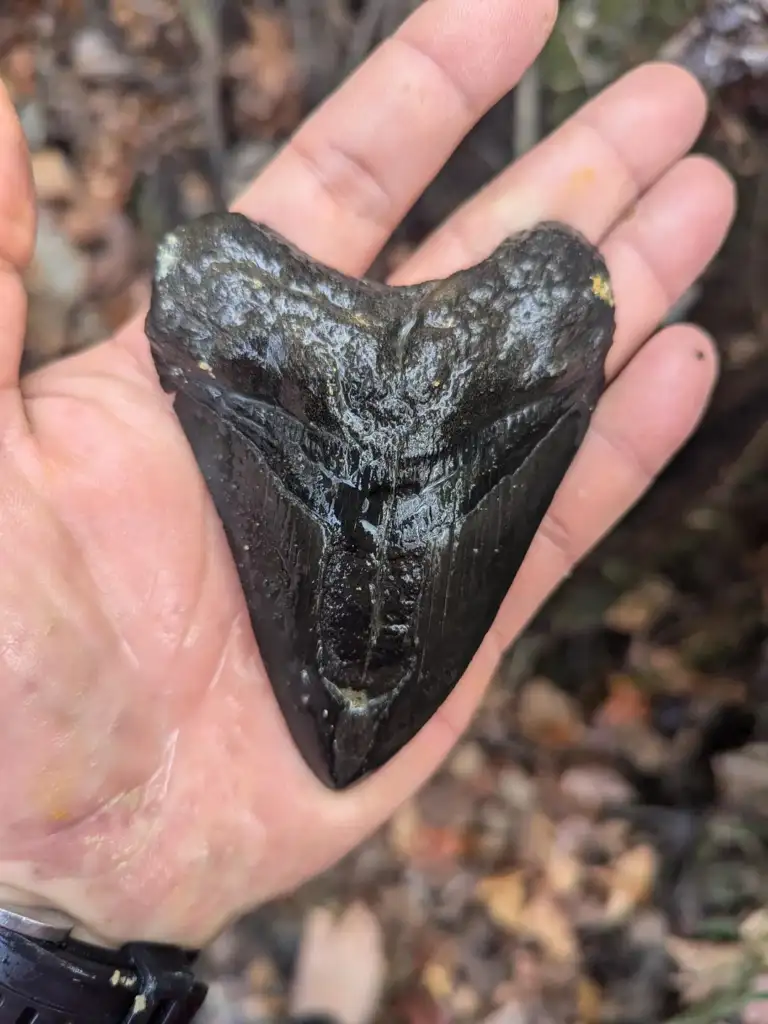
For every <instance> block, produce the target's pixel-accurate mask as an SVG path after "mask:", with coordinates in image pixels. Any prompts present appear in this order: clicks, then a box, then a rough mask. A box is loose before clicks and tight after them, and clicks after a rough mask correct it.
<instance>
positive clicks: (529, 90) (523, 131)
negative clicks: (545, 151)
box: [512, 63, 541, 158]
mask: <svg viewBox="0 0 768 1024" xmlns="http://www.w3.org/2000/svg"><path fill="white" fill-rule="evenodd" d="M540 138H541V73H540V71H539V65H538V63H534V64H533V65H531V67H530V68H529V69H528V71H527V72H526V73H525V74H524V75H523V77H522V78H521V79H520V82H519V83H518V86H517V88H516V89H515V107H514V123H513V126H512V150H513V153H514V155H515V158H517V157H520V156H522V155H523V153H527V152H528V150H529V149H533V147H534V146H535V145H536V143H537V142H538V141H539V139H540Z"/></svg>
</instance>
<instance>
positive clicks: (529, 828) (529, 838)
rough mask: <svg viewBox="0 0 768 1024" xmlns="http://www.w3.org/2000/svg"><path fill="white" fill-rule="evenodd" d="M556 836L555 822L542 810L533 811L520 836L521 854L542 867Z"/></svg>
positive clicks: (547, 858)
mask: <svg viewBox="0 0 768 1024" xmlns="http://www.w3.org/2000/svg"><path fill="white" fill-rule="evenodd" d="M556 836H557V828H556V826H555V823H554V822H553V821H552V820H551V819H550V818H548V817H547V815H546V814H544V813H543V812H542V811H534V813H533V814H532V815H531V816H530V817H529V818H528V820H527V821H526V824H525V833H524V835H522V836H521V837H520V854H521V856H522V857H523V858H524V859H525V860H527V861H529V862H530V863H531V864H536V865H539V866H542V867H543V866H544V865H545V864H546V863H547V861H548V860H549V856H550V854H551V852H552V848H553V846H554V844H555V838H556Z"/></svg>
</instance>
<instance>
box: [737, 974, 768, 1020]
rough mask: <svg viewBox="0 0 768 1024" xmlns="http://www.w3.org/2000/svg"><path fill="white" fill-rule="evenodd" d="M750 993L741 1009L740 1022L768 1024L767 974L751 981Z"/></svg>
mask: <svg viewBox="0 0 768 1024" xmlns="http://www.w3.org/2000/svg"><path fill="white" fill-rule="evenodd" d="M752 995H754V998H753V999H750V1000H749V1002H747V1003H746V1005H745V1006H744V1008H743V1010H742V1011H741V1024H768V974H759V975H758V976H757V977H756V978H755V979H754V980H753V981H752Z"/></svg>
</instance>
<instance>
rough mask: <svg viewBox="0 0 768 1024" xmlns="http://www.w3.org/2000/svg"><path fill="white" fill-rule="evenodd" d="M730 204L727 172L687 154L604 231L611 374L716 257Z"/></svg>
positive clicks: (730, 213) (732, 202) (733, 197)
mask: <svg viewBox="0 0 768 1024" xmlns="http://www.w3.org/2000/svg"><path fill="white" fill-rule="evenodd" d="M735 208H736V195H735V188H734V184H733V181H732V180H731V178H730V177H729V175H728V174H726V172H725V171H724V170H723V169H722V167H720V166H719V165H718V164H716V163H714V162H713V161H711V160H709V159H707V158H706V157H701V156H692V157H689V158H688V159H687V160H683V161H681V162H680V163H679V164H677V166H675V167H673V168H672V170H671V171H669V172H668V174H667V175H666V176H665V177H664V178H662V180H661V181H660V182H658V184H656V185H655V186H654V187H653V188H652V189H651V191H650V192H649V193H648V194H647V195H646V196H645V197H644V198H643V199H642V200H640V202H639V203H638V205H637V207H636V210H635V212H634V213H633V215H632V216H631V217H628V218H627V219H626V220H625V221H623V222H622V223H621V224H619V225H618V226H617V228H616V229H615V230H614V231H613V232H612V233H611V234H610V235H609V236H608V238H607V239H606V241H605V244H604V246H603V252H604V255H605V258H606V262H607V264H608V269H609V271H610V275H611V283H612V286H613V292H614V295H615V297H616V334H615V337H614V340H613V345H612V347H611V351H610V352H609V354H608V358H607V360H606V373H607V374H608V377H609V379H610V378H611V377H613V376H614V375H615V374H617V373H618V372H619V371H620V370H621V368H622V367H623V366H624V365H626V363H627V361H628V360H629V359H630V358H631V357H632V355H633V354H634V352H636V351H637V349H638V347H639V346H640V345H641V344H642V343H643V342H644V341H645V339H646V338H647V337H648V335H649V334H650V333H651V332H652V331H654V330H655V329H656V328H657V327H658V325H659V323H660V322H661V321H662V320H663V319H664V317H665V316H666V315H667V313H668V312H669V310H670V309H671V308H672V306H673V305H674V304H675V303H676V302H677V301H678V299H680V298H681V296H682V295H684V294H685V292H686V291H687V290H688V288H690V286H691V285H692V284H693V282H694V281H695V280H696V279H697V278H698V277H699V275H700V274H701V273H702V271H703V270H704V268H705V267H706V265H707V264H708V263H709V262H710V260H711V259H712V258H713V257H714V255H715V253H716V252H717V250H718V249H719V248H720V246H721V245H722V242H723V239H724V238H725V235H726V234H727V232H728V228H729V226H730V224H731V221H732V220H733V216H734V212H735Z"/></svg>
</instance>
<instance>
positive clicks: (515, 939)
mask: <svg viewBox="0 0 768 1024" xmlns="http://www.w3.org/2000/svg"><path fill="white" fill-rule="evenodd" d="M416 3H418V0H378V2H377V0H367V2H366V0H358V2H354V0H274V2H266V0H264V2H256V0H253V2H251V3H242V2H235V0H179V2H178V3H177V2H174V0H39V2H37V0H5V2H4V3H3V5H2V10H0V76H2V78H3V80H4V81H5V82H6V83H7V84H8V85H9V87H10V89H11V92H12V95H13V97H14V100H15V102H16V104H17V108H18V110H19V113H20V115H21V118H22V122H23V125H24V128H25V131H26V134H27V137H28V139H29V142H30V146H31V149H32V154H33V169H34V175H35V180H36V184H37V189H38V195H39V198H40V210H41V220H40V228H39V235H38V246H37V251H36V255H35V260H34V263H33V265H32V267H31V269H30V272H29V274H28V280H27V285H28V288H29V292H30V299H31V308H30V321H29V329H28V337H27V346H26V351H25V365H26V367H28V368H31V367H34V366H36V365H38V364H39V363H40V362H41V361H44V360H46V359H50V358H55V357H58V356H61V355H63V354H66V353H68V352H72V351H75V350H76V349H78V348H80V347H81V346H83V345H88V344H92V343H94V342H97V341H99V340H101V339H102V338H103V337H105V336H106V335H107V333H108V332H109V331H111V330H112V329H114V328H115V327H117V326H118V325H119V324H120V323H121V322H122V321H123V320H124V319H125V318H126V317H127V316H128V315H129V314H130V313H131V312H133V311H134V310H135V309H136V308H138V307H139V306H140V305H141V304H142V303H144V302H145V301H146V298H147V295H148V271H149V267H150V265H151V260H152V254H153V250H154V246H155V245H156V243H157V241H158V240H159V238H160V237H161V235H162V234H163V233H164V232H165V231H166V230H168V229H169V228H171V227H172V226H174V225H175V224H176V223H178V222H179V221H180V220H183V219H186V218H188V217H192V216H195V215H197V214H199V213H202V212H205V211H206V210H208V209H213V208H216V207H219V206H221V205H222V204H223V203H226V202H228V201H230V200H231V199H232V198H234V196H235V195H237V194H238V193H239V192H240V191H241V190H242V188H243V186H244V184H245V183H246V182H247V181H248V180H249V179H250V178H251V177H252V176H253V175H255V174H256V173H257V172H258V169H259V168H260V167H261V166H263V164H264V163H265V162H266V161H267V160H268V159H269V158H270V157H271V156H272V155H273V154H274V152H275V151H276V150H277V148H278V147H279V146H280V144H281V142H282V141H283V140H284V139H285V138H286V137H287V135H288V134H289V133H290V132H291V131H292V129H293V128H294V127H295V126H296V124H297V123H298V122H299V121H300V119H301V118H302V117H304V116H305V115H306V114H307V113H308V112H309V111H311V110H312V108H313V107H314V106H315V105H316V104H317V103H319V102H320V101H321V100H322V99H323V97H324V96H326V95H327V94H328V92H330V91H331V90H332V89H334V88H335V87H336V85H337V84H338V82H339V81H340V80H341V79H342V78H343V77H344V76H345V75H346V74H347V73H348V72H349V71H351V70H352V69H353V68H354V67H355V66H356V64H357V63H358V62H359V61H360V60H362V59H364V57H365V56H366V54H367V53H368V52H369V51H370V50H371V49H372V48H373V47H374V46H375V45H376V44H377V43H378V41H379V40H380V39H381V38H382V37H383V36H385V35H386V34H387V33H389V32H391V31H392V30H393V29H394V28H395V27H396V25H397V24H398V23H399V21H400V20H402V18H403V17H404V16H406V14H407V13H408V11H409V10H410V9H411V8H412V7H414V6H415V5H416ZM702 14H703V18H704V20H701V18H700V17H699V16H700V15H702ZM681 31H682V34H679V33H680V32H681ZM660 52H662V53H664V54H668V55H669V54H671V55H674V56H676V57H679V58H680V59H683V60H685V61H686V62H687V63H688V64H689V65H691V66H694V67H695V68H696V69H697V70H699V71H700V72H701V73H702V75H704V76H705V77H706V78H707V83H708V85H709V86H710V87H711V90H712V94H713V103H712V113H711V116H710V119H709V123H708V125H707V128H706V131H705V133H704V136H703V137H702V140H701V142H700V148H701V149H702V150H704V151H706V152H709V153H712V154H714V155H716V156H717V157H718V158H719V159H721V160H722V161H723V162H724V163H725V164H726V165H727V166H728V168H729V169H730V170H731V172H732V173H733V174H734V176H735V177H736V180H737V182H738V186H739V192H740V200H741V209H740V214H739V218H738V221H737V224H736V226H735V228H734V230H733V232H732V234H731V236H730V238H729V240H728V243H727V245H726V247H725V249H724V250H723V252H722V254H721V255H720V257H719V258H718V259H717V261H716V262H715V264H714V266H713V267H712V268H711V270H710V271H709V272H708V273H707V275H706V277H705V278H704V280H703V281H701V282H700V283H699V284H698V285H697V287H696V288H695V289H694V290H693V291H692V292H691V293H690V294H689V295H688V296H687V297H686V301H685V303H684V304H683V306H682V307H681V308H680V309H679V310H678V311H677V313H678V314H680V315H683V314H684V315H685V316H686V317H688V318H690V319H693V320H694V321H696V322H698V323H700V324H702V325H703V326H704V327H706V328H707V329H708V330H709V331H710V332H711V333H712V334H713V335H714V337H715V338H716V340H717V343H718V345H719V348H720V351H721V354H722V364H723V374H722V380H721V383H720V385H719V387H718V390H717V393H716V395H715V398H714V401H713V404H712V407H711V409H710V411H709V413H708V414H707V418H706V420H705V422H704V423H703V425H702V427H701V429H700V431H699V433H698V434H697V436H696V438H695V439H694V441H693V442H692V443H691V444H690V445H689V446H688V447H687V449H686V450H685V451H684V452H683V453H682V454H681V456H680V457H679V458H678V459H677V460H676V461H675V462H674V463H673V464H672V466H670V468H669V469H668V470H667V471H666V472H665V474H664V476H663V478H662V479H661V480H660V481H659V484H658V486H657V487H656V488H655V489H654V491H653V492H652V494H651V495H650V496H649V497H648V498H647V499H646V500H645V501H644V502H643V503H642V504H641V505H640V506H639V507H638V508H637V509H636V510H635V511H634V512H633V513H632V514H631V515H630V516H629V517H628V518H627V520H626V521H625V522H624V523H623V524H622V525H621V526H620V527H619V529H617V530H616V531H615V533H614V534H613V535H612V536H611V537H610V538H609V539H608V540H606V541H605V542H604V543H603V544H602V545H601V546H600V547H599V549H598V550H597V551H595V552H594V554H593V555H592V556H591V557H590V558H589V559H588V560H587V562H586V563H585V564H584V565H583V566H582V567H581V568H580V569H579V570H578V571H577V572H576V573H575V574H574V575H573V577H572V578H571V579H570V580H569V581H568V583H567V584H566V585H565V586H564V587H563V588H562V589H561V590H560V592H559V593H558V595H557V596H556V598H555V599H553V600H552V601H551V602H550V604H549V605H548V606H547V607H546V608H545V609H544V610H543V612H542V613H541V614H540V615H539V616H538V618H537V620H536V621H535V622H534V623H533V625H532V626H531V627H530V628H529V630H528V631H527V632H526V634H525V636H524V637H523V638H522V639H521V640H520V642H519V643H518V644H516V645H515V647H514V648H513V650H512V651H510V652H509V655H508V657H507V658H506V659H505V662H504V664H503V665H502V666H501V667H500V669H499V672H498V679H497V681H496V684H495V685H494V686H493V687H492V689H491V691H490V693H489V695H488V697H487V699H486V701H485V703H484V705H483V707H482V709H481V710H480V712H479V714H478V715H477V717H476V720H475V722H474V724H473V726H472V728H471V730H470V732H469V734H468V735H467V736H466V737H465V739H464V740H463V741H462V742H461V744H460V746H459V747H458V749H457V750H456V752H455V754H454V755H453V756H452V757H451V759H450V761H449V762H448V763H447V764H446V765H445V766H444V768H443V769H442V770H441V771H440V772H439V774H438V775H437V776H435V778H434V779H433V780H432V782H431V783H430V784H429V785H428V786H427V787H425V789H424V790H423V791H422V792H421V793H420V794H419V795H418V797H417V798H415V799H414V800H413V801H411V802H410V803H409V804H408V805H406V806H405V807H403V808H402V809H401V810H400V811H399V812H398V814H397V815H396V817H395V818H394V820H393V821H392V822H390V823H389V824H388V825H387V826H386V827H385V828H383V829H382V830H381V831H380V833H379V834H377V835H376V836H375V837H373V838H372V839H371V840H370V841H369V842H368V843H366V844H365V845H364V846H363V847H362V848H361V849H359V850H358V851H356V852H355V853H354V854H352V855H351V856H350V857H348V858H347V860H346V861H345V862H344V863H343V864H342V865H340V866H339V867H338V868H337V869H334V870H332V871H330V872H328V873H327V874H325V875H324V876H323V877H322V878H319V879H317V880H315V881H314V882H313V883H311V884H310V885H307V886H306V887H304V888H303V889H302V890H301V891H299V892H297V893H296V894H294V895H293V896H292V897H291V898H289V899H285V900H281V901H279V902H276V903H273V904H271V905H269V906H267V907H264V908H262V909H261V910H260V911H258V912H257V913H255V914H253V915H251V916H250V917H248V918H247V919H245V920H244V921H243V922H241V923H240V924H239V925H237V926H236V927H235V928H233V929H231V930H230V931H228V932H227V933H226V934H224V935H223V936H221V938H219V939H218V940H217V941H216V942H215V943H214V944H213V946H212V947H211V949H210V950H209V951H208V952H207V954H206V958H205V962H204V970H205V972H206V974H207V975H208V977H210V978H211V979H212V980H213V982H214V984H213V987H212V990H211V996H210V998H209V1002H208V1006H207V1009H206V1011H205V1020H207V1021H208V1024H214V1022H216V1024H224V1022H227V1024H235V1022H243V1024H245V1022H246V1021H247V1022H261V1024H270V1022H276V1021H278V1020H280V1019H281V1015H282V1014H283V1013H284V1012H285V1010H286V1007H287V1005H288V998H289V992H290V990H291V986H292V985H293V984H294V982H295V973H296V958H297V951H298V949H299V948H300V947H302V943H303V947H302V948H303V955H304V957H305V958H306V957H307V956H309V957H310V958H311V956H312V955H315V954H316V953H317V950H315V954H313V951H312V949H311V947H312V943H313V942H314V943H315V944H317V943H318V942H320V943H323V942H325V940H323V939H321V938H318V936H322V935H325V937H326V940H327V929H328V928H329V927H330V926H329V924H328V920H327V913H328V911H331V912H333V913H334V914H335V913H337V912H341V911H343V910H345V909H346V910H347V911H349V908H350V907H351V908H352V912H351V913H348V914H347V917H346V918H345V923H344V926H343V927H344V928H346V929H347V933H348V934H347V939H348V941H347V951H346V953H344V954H341V953H340V954H339V957H340V960H339V963H337V964H336V966H335V967H333V970H334V971H336V972H337V973H336V974H335V975H333V976H334V978H337V979H338V981H337V984H338V985H339V986H341V987H343V986H344V980H343V979H344V971H347V972H348V980H349V985H350V987H352V978H353V977H354V978H356V979H357V980H358V982H359V979H360V978H361V977H365V978H368V979H369V980H370V988H371V994H370V997H369V998H370V1001H371V1003H372V1004H373V1003H374V1002H375V1003H376V1004H377V1005H376V1006H373V1005H371V1007H370V1009H369V1011H368V1017H367V1019H370V1020H373V1019H374V1018H375V1019H376V1020H377V1021H378V1022H384V1021H386V1022H387V1024H393V1022H395V1021H398V1022H401V1024H448V1022H457V1024H459V1022H480V1021H484V1022H487V1024H491V1022H493V1024H513V1022H514V1024H523V1022H529V1024H532V1022H534V1021H536V1022H541V1024H545V1022H552V1024H561V1022H566V1021H569V1022H570V1021H572V1022H574V1024H575V1022H579V1024H599V1022H600V1024H601V1022H615V1024H618V1022H623V1024H632V1022H637V1024H653V1022H656V1021H659V1022H661V1021H669V1020H672V1019H675V1020H678V1021H682V1020H691V1021H700V1022H705V1021H706V1022H712V1024H717V1022H726V1021H728V1022H731V1021H733V1022H736V1021H743V1022H745V1024H760V1022H761V1021H767V1022H768V998H764V999H763V1001H761V1000H760V998H759V996H760V994H761V993H763V995H764V997H768V898H767V896H768V893H767V890H768V619H767V618H766V596H768V424H767V423H766V415H765V408H766V402H768V289H766V287H765V282H766V281H767V280H768V84H766V83H768V79H767V78H765V77H764V76H765V75H766V73H768V5H767V4H766V0H725V2H721V3H719V4H715V5H714V6H712V5H710V6H709V7H708V6H707V5H706V4H704V3H701V2H699V0H642V2H641V0H637V2H633V3H628V2H627V0H566V2H565V3H563V5H562V13H561V18H560V22H559V25H558V28H557V31H556V33H555V36H554V38H553V40H552V42H551V44H550V45H549V47H548V48H547V51H546V52H545V54H544V55H543V57H542V58H541V60H540V61H539V63H538V64H537V66H536V69H535V71H534V72H533V73H532V74H531V75H530V76H529V77H528V79H527V80H526V84H525V88H524V89H521V90H518V91H517V92H516V93H514V94H512V95H511V96H510V97H508V98H506V99H505V100H504V101H502V102H501V103H499V104H498V105H497V107H496V108H494V110H493V111H491V112H490V114H489V115H488V116H487V117H486V118H484V119H483V121H482V122H481V123H480V125H479V126H478V128H477V129H476V130H475V131H473V132H472V133H471V135H470V136H469V137H468V138H467V140H466V141H465V143H464V144H463V145H462V146H461V147H460V148H459V150H458V151H457V152H456V154H455V156H454V157H453V158H452V159H451V161H450V162H449V164H448V165H447V167H446V169H445V171H444V172H443V173H442V174H441V175H440V176H439V177H438V178H437V179H436V180H435V182H434V183H433V184H432V185H431V186H430V188H429V189H428V191H427V192H426V193H425V195H424V197H423V199H422V200H420V201H419V203H418V204H417V205H416V206H415V207H414V209H413V210H412V211H411V213H410V214H409V215H408V217H407V218H406V219H405V221H404V223H403V225H402V227H401V229H400V230H399V231H398V232H397V234H396V236H395V237H394V238H393V240H392V243H391V244H390V245H389V246H388V247H387V250H386V251H385V253H384V254H383V255H382V257H381V258H380V260H379V261H378V262H377V265H376V267H375V268H374V269H373V271H372V272H373V273H375V274H378V275H382V274H384V273H385V272H386V271H387V270H388V269H390V268H391V267H392V266H393V265H394V264H396V262H397V261H398V260H399V259H401V258H402V256H403V254H404V253H405V252H407V250H408V249H409V248H410V247H411V246H413V245H415V244H416V243H417V242H418V241H419V240H420V239H421V238H422V237H423V236H424V234H425V233H426V232H427V231H429V230H430V229H431V228H432V227H434V226H435V225H436V224H437V223H439V221H440V220H442V218H443V217H444V216H445V215H446V214H447V213H448V212H449V211H450V210H451V209H452V208H453V207H454V206H455V205H456V204H457V203H459V202H460V201H462V200H463V199H464V198H465V197H466V196H468V195H469V194H470V193H471V192H472V191H474V190H475V189H476V188H477V187H479V186H480V185H482V184H483V183H484V182H485V181H487V180H488V179H489V178H490V177H491V176H492V175H493V174H495V173H496V172H498V171H499V170H500V169H501V168H502V167H503V166H504V165H505V164H507V163H508V162H509V161H510V160H512V159H514V157H515V156H516V155H518V154H519V153H520V152H521V151H522V150H524V149H525V148H526V147H527V146H529V145H530V144H531V143H533V142H534V141H535V140H536V139H538V138H540V137H541V136H542V135H543V134H545V133H546V132H548V131H549V130H551V129H552V128H553V127H555V126H556V125H557V124H558V123H559V122H560V121H562V120H563V118H564V117H566V116H567V115H568V114H569V113H570V112H571V111H573V110H574V109H576V107H577V106H578V105H579V104H580V103H581V102H582V101H583V100H584V98H585V97H587V96H588V95H591V94H593V93H594V92H596V91H598V90H599V89H600V88H601V87H603V86H604V85H605V84H607V83H608V82H610V81H611V80H612V79H614V78H615V77H617V76H618V75H619V74H620V73H621V72H622V71H623V70H625V69H626V68H628V67H630V66H633V65H635V64H637V63H639V62H640V61H642V60H645V59H648V58H653V57H654V56H656V55H657V54H659V53H660ZM324 915H326V916H324ZM324 929H325V931H324ZM350 937H351V941H349V940H350ZM325 944H327V945H328V946H329V948H330V947H331V946H332V945H333V944H332V943H330V944H329V943H327V942H326V943H325ZM343 945H344V944H343V942H342V943H337V946H338V947H339V948H341V946H343ZM350 949H351V952H350ZM339 964H340V965H341V966H339ZM329 970H330V968H329ZM339 971H341V974H339V973H338V972H339ZM379 983H380V984H379ZM379 988H380V991H379ZM360 1019H362V1017H361V1018H360Z"/></svg>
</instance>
